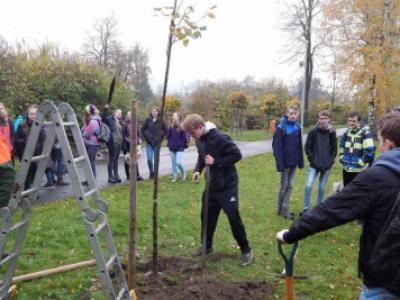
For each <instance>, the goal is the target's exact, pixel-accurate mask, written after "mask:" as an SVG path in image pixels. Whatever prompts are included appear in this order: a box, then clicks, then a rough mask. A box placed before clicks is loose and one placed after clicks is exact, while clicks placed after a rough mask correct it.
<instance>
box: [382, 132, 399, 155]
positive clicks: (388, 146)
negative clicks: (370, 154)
mask: <svg viewBox="0 0 400 300" xmlns="http://www.w3.org/2000/svg"><path fill="white" fill-rule="evenodd" d="M378 141H379V149H380V150H381V151H382V152H383V153H385V152H387V151H389V150H392V149H393V148H396V145H395V144H394V143H393V141H392V140H389V139H385V138H383V137H382V136H381V132H380V131H378Z"/></svg>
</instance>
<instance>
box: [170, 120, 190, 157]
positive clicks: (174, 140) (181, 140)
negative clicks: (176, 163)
mask: <svg viewBox="0 0 400 300" xmlns="http://www.w3.org/2000/svg"><path fill="white" fill-rule="evenodd" d="M167 139H168V145H167V146H168V149H169V150H170V151H172V152H178V151H184V150H185V146H186V144H187V143H188V141H189V134H188V133H187V132H186V131H184V130H178V128H177V127H174V126H171V127H170V128H168V133H167Z"/></svg>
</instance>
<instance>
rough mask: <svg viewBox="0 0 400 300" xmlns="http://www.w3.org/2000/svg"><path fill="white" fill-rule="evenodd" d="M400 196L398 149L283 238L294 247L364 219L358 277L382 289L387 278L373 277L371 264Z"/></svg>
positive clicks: (300, 220) (294, 224) (292, 228)
mask: <svg viewBox="0 0 400 300" xmlns="http://www.w3.org/2000/svg"><path fill="white" fill-rule="evenodd" d="M399 192H400V148H395V149H394V150H391V151H389V152H387V153H385V154H383V155H382V156H381V157H379V158H378V159H377V160H376V162H375V163H374V165H373V166H372V167H370V168H368V169H366V170H365V171H363V172H361V173H360V174H359V175H357V177H356V178H355V179H354V180H353V181H352V182H351V183H350V184H348V185H347V186H346V187H345V188H344V189H343V190H342V191H341V192H339V193H337V194H336V195H334V196H332V197H329V198H328V199H327V200H326V201H325V202H323V203H321V204H320V205H318V206H316V207H315V208H313V209H311V210H309V211H308V212H307V213H305V214H303V215H302V216H301V217H300V218H299V219H298V220H296V221H295V222H294V223H293V224H292V226H291V227H290V230H289V232H287V233H285V234H284V236H283V238H284V239H285V241H286V242H288V243H293V242H295V241H298V240H301V239H304V238H305V237H307V236H309V235H313V234H315V233H317V232H320V231H324V230H327V229H329V228H332V227H336V226H339V225H341V224H345V223H348V222H350V221H352V220H355V219H362V220H363V221H364V225H363V230H362V234H361V237H360V250H359V259H358V269H359V275H360V276H361V278H362V280H363V282H364V284H365V285H366V286H367V287H383V283H384V282H385V278H376V277H374V274H373V273H372V272H371V270H370V268H369V266H368V263H369V261H370V258H371V253H372V250H373V248H374V246H375V244H376V241H377V238H378V236H379V235H380V234H381V230H382V227H383V226H384V224H385V221H386V219H387V218H388V215H389V213H390V211H391V208H392V206H393V203H394V201H395V200H396V198H397V196H398V194H399ZM391 292H392V293H393V291H391ZM397 296H400V294H398V295H397Z"/></svg>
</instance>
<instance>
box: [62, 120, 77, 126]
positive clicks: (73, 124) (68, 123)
mask: <svg viewBox="0 0 400 300" xmlns="http://www.w3.org/2000/svg"><path fill="white" fill-rule="evenodd" d="M75 125H76V124H75V122H72V121H70V122H63V126H75Z"/></svg>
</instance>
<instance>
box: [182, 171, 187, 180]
mask: <svg viewBox="0 0 400 300" xmlns="http://www.w3.org/2000/svg"><path fill="white" fill-rule="evenodd" d="M186 177H187V174H186V171H185V172H183V174H182V181H185V180H186Z"/></svg>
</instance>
